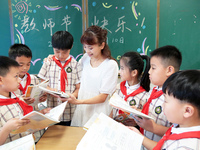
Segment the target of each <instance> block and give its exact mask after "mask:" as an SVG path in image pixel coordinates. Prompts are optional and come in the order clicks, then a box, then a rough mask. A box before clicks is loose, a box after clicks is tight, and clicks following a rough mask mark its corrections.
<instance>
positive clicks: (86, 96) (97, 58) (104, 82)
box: [61, 25, 118, 126]
mask: <svg viewBox="0 0 200 150" xmlns="http://www.w3.org/2000/svg"><path fill="white" fill-rule="evenodd" d="M106 41H107V31H106V30H105V29H102V28H101V27H99V26H95V25H93V26H90V27H89V28H88V29H87V30H86V31H85V32H84V34H83V35H82V36H81V43H82V44H83V47H84V50H85V52H86V53H85V54H84V55H83V57H82V58H81V60H80V65H81V66H82V74H81V78H80V89H79V92H78V98H77V99H76V97H75V96H74V95H72V94H70V93H69V95H70V98H68V99H67V100H68V102H69V103H73V104H76V105H77V107H76V110H75V113H74V116H73V118H72V123H71V126H83V125H84V124H85V123H86V122H87V121H88V120H89V119H90V118H91V117H92V115H93V114H95V113H97V114H99V113H101V112H103V113H105V114H106V115H109V114H110V112H111V109H112V108H111V106H110V105H109V103H108V99H109V98H110V96H111V95H112V94H113V93H114V91H115V90H116V86H117V79H118V64H117V62H116V61H115V60H113V59H112V57H111V52H110V50H109V47H108V44H107V42H106ZM61 100H63V101H64V99H62V98H61Z"/></svg>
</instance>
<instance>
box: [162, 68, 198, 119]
mask: <svg viewBox="0 0 200 150" xmlns="http://www.w3.org/2000/svg"><path fill="white" fill-rule="evenodd" d="M162 90H163V92H164V93H165V94H166V93H167V94H168V95H172V96H173V97H174V98H177V99H178V100H180V101H183V102H187V103H190V104H192V105H194V106H195V107H197V108H198V110H199V116H200V94H199V93H200V71H199V70H184V71H178V72H176V73H174V74H172V75H171V76H170V77H169V78H168V79H167V80H166V81H165V83H164V84H163V89H162Z"/></svg>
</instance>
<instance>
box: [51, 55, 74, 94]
mask: <svg viewBox="0 0 200 150" xmlns="http://www.w3.org/2000/svg"><path fill="white" fill-rule="evenodd" d="M71 59H72V58H71V57H70V59H68V60H67V61H66V62H65V64H64V65H63V66H62V64H61V63H60V61H59V60H57V59H56V58H55V56H53V60H54V61H55V63H56V64H57V65H58V66H59V67H60V68H61V73H60V87H61V91H62V92H65V80H67V73H66V71H65V67H66V66H67V65H68V64H69V62H70V61H71ZM67 85H68V80H67Z"/></svg>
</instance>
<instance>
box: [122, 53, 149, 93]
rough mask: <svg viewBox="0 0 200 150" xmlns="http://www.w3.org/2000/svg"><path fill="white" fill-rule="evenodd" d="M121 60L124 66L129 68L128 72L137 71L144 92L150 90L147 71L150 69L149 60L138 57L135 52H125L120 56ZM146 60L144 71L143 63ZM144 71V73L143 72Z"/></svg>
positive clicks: (145, 57)
mask: <svg viewBox="0 0 200 150" xmlns="http://www.w3.org/2000/svg"><path fill="white" fill-rule="evenodd" d="M121 60H123V61H124V63H125V65H126V66H127V67H128V68H129V70H130V71H132V70H135V69H136V70H137V71H138V75H137V76H138V79H140V78H141V79H140V85H141V86H142V87H143V88H144V89H145V90H146V91H149V89H150V80H149V74H148V71H149V69H150V58H149V57H148V56H146V55H140V54H139V53H137V52H127V53H125V54H124V55H122V56H121ZM143 60H146V67H145V70H144V61H143ZM143 70H144V72H143Z"/></svg>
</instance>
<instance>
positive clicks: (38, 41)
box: [11, 0, 83, 74]
mask: <svg viewBox="0 0 200 150" xmlns="http://www.w3.org/2000/svg"><path fill="white" fill-rule="evenodd" d="M11 9H12V19H13V32H14V34H13V35H14V43H23V44H26V45H27V46H29V47H30V49H31V50H32V53H33V58H32V61H31V68H30V71H29V73H34V74H37V73H38V72H39V70H40V68H41V66H42V63H43V59H44V58H46V57H47V56H48V54H53V48H52V44H51V36H52V35H53V34H54V33H55V32H56V31H59V30H66V31H69V32H70V33H71V34H72V35H73V37H74V45H73V48H72V49H71V52H70V54H71V55H72V56H73V57H74V58H75V59H78V58H79V57H80V56H81V55H82V53H83V48H82V45H81V43H80V37H81V35H82V1H81V0H67V1H64V0H42V1H35V0H34V1H33V0H24V1H22V0H11Z"/></svg>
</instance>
